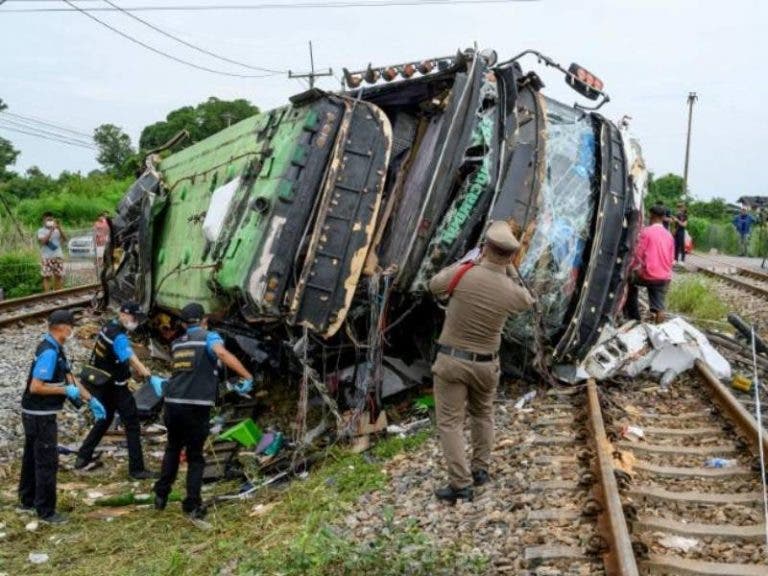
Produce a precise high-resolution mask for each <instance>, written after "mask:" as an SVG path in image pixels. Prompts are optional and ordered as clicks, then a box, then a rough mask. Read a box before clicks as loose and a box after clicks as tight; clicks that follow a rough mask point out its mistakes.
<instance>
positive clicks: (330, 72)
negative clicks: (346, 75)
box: [288, 40, 333, 88]
mask: <svg viewBox="0 0 768 576" xmlns="http://www.w3.org/2000/svg"><path fill="white" fill-rule="evenodd" d="M309 66H310V72H309V73H308V74H294V73H293V72H291V71H290V70H288V78H309V87H310V88H314V87H315V78H320V77H322V76H333V70H332V69H330V68H328V72H315V56H314V54H313V53H312V41H311V40H310V41H309Z"/></svg>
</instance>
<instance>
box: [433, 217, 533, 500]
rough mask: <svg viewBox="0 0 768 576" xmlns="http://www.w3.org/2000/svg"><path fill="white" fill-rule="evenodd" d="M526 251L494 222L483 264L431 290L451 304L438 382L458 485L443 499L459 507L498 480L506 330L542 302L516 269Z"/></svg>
mask: <svg viewBox="0 0 768 576" xmlns="http://www.w3.org/2000/svg"><path fill="white" fill-rule="evenodd" d="M518 247H519V243H518V241H517V239H516V238H515V237H514V235H513V234H512V231H511V229H510V227H509V225H508V224H507V223H506V222H503V221H496V222H492V223H491V225H490V226H489V227H488V230H487V232H486V234H485V245H484V246H483V250H482V255H481V257H480V259H479V261H478V262H476V263H457V264H454V265H452V266H449V267H448V268H444V269H443V270H441V271H440V272H438V273H437V274H435V276H434V277H433V278H432V279H431V281H430V282H429V290H430V292H432V294H434V295H435V296H436V297H438V298H446V297H447V298H450V300H449V302H448V308H447V311H446V314H445V323H444V324H443V331H442V333H441V334H440V338H439V339H438V354H437V358H436V360H435V363H434V364H433V365H432V374H433V375H434V384H435V404H436V410H437V429H438V433H439V436H440V443H441V444H442V447H443V453H444V455H445V459H446V461H447V464H448V477H449V480H450V484H449V485H448V486H446V487H445V488H441V489H439V490H437V491H436V492H435V495H436V496H437V497H438V498H439V499H441V500H445V501H448V502H451V503H455V502H456V500H457V499H464V500H472V498H473V488H472V486H473V484H474V485H475V486H481V485H483V484H485V483H486V482H488V481H489V480H490V477H489V474H488V470H489V467H490V463H491V449H492V448H493V400H494V398H495V397H496V387H497V386H498V383H499V357H498V351H499V346H500V344H501V330H502V328H503V327H504V323H505V322H506V320H507V318H508V317H509V315H510V314H514V313H517V312H522V311H524V310H527V309H528V308H530V307H531V306H532V305H533V302H534V299H533V297H532V296H531V294H530V293H529V292H528V291H527V290H526V289H525V288H523V287H522V286H520V285H519V284H518V280H517V274H516V273H515V272H514V271H513V270H512V267H511V261H512V257H513V255H514V253H515V251H516V250H517V249H518ZM465 406H466V409H467V411H468V412H469V416H470V418H471V422H472V426H471V429H472V462H471V467H470V465H468V464H467V458H466V455H465V450H464V432H463V429H464V419H465Z"/></svg>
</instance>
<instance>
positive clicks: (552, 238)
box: [505, 100, 596, 341]
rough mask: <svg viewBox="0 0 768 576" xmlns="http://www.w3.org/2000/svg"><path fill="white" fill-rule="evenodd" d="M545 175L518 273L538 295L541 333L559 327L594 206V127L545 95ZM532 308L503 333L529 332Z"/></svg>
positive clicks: (522, 336) (524, 335) (523, 336)
mask: <svg viewBox="0 0 768 576" xmlns="http://www.w3.org/2000/svg"><path fill="white" fill-rule="evenodd" d="M546 117H547V128H546V175H545V179H544V181H543V182H542V187H541V192H540V194H539V196H538V205H537V217H536V220H537V221H536V228H535V232H534V234H533V237H532V238H531V241H530V244H529V245H528V248H527V251H526V253H525V255H524V256H523V259H522V261H521V263H520V273H521V275H522V277H523V278H524V280H525V282H526V283H527V284H528V286H529V287H530V288H531V289H532V290H533V292H534V293H535V294H536V296H537V298H538V311H537V312H538V313H539V314H540V315H541V316H540V322H541V328H542V332H543V335H544V336H545V337H546V338H547V339H550V338H552V337H553V336H555V335H556V334H557V333H558V332H560V331H562V328H563V322H564V320H565V316H566V313H567V311H568V308H569V306H570V304H571V300H572V298H573V296H574V295H576V294H577V292H578V290H577V288H578V286H577V280H578V278H579V271H580V269H581V267H582V264H583V256H584V248H585V247H586V245H587V243H588V240H589V233H590V224H591V222H592V219H593V216H594V211H595V199H596V189H595V186H594V175H595V152H596V139H595V131H594V128H593V125H592V122H591V120H590V117H589V116H587V115H585V114H583V113H582V112H580V111H578V110H575V109H572V108H567V107H565V106H563V105H561V104H558V103H556V102H554V101H552V100H547V115H546ZM533 314H534V313H533V312H529V313H527V314H521V315H517V316H515V317H513V319H511V320H510V322H508V323H507V326H506V329H505V335H506V336H507V337H508V338H511V339H514V340H517V341H521V340H528V339H530V338H532V337H533V332H532V322H533V317H532V316H533Z"/></svg>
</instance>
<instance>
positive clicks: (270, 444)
mask: <svg viewBox="0 0 768 576" xmlns="http://www.w3.org/2000/svg"><path fill="white" fill-rule="evenodd" d="M283 440H284V438H283V433H282V432H274V431H268V432H265V433H264V434H263V435H262V437H261V440H259V443H258V445H257V446H256V454H263V455H264V456H270V457H271V456H275V455H277V453H278V452H280V449H281V448H282V447H283Z"/></svg>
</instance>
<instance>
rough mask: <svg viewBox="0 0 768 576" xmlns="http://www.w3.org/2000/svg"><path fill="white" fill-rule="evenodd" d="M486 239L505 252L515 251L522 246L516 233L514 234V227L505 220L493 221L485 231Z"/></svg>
mask: <svg viewBox="0 0 768 576" xmlns="http://www.w3.org/2000/svg"><path fill="white" fill-rule="evenodd" d="M485 241H486V242H488V243H489V244H493V245H494V246H495V247H497V248H498V249H499V250H503V251H504V252H513V251H515V250H517V249H518V248H520V242H518V241H517V238H515V235H514V234H512V228H510V227H509V224H507V223H506V222H504V220H496V221H494V222H491V224H490V226H488V230H486V232H485Z"/></svg>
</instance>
